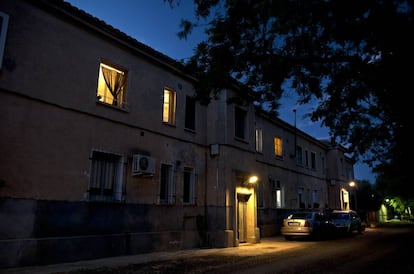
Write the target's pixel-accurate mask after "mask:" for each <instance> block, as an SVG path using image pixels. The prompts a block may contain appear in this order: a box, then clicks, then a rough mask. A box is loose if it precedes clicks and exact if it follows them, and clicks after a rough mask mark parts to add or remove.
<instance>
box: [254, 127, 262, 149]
mask: <svg viewBox="0 0 414 274" xmlns="http://www.w3.org/2000/svg"><path fill="white" fill-rule="evenodd" d="M256 152H259V153H262V152H263V133H262V129H261V128H256Z"/></svg>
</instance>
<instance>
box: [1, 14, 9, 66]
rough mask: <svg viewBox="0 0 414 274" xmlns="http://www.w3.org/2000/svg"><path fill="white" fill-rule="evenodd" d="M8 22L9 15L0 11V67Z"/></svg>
mask: <svg viewBox="0 0 414 274" xmlns="http://www.w3.org/2000/svg"><path fill="white" fill-rule="evenodd" d="M8 24H9V16H8V15H7V14H5V13H3V12H1V11H0V69H1V67H2V64H3V54H4V48H5V47H6V35H7V27H8Z"/></svg>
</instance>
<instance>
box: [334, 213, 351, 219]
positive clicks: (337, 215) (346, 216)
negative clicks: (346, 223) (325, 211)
mask: <svg viewBox="0 0 414 274" xmlns="http://www.w3.org/2000/svg"><path fill="white" fill-rule="evenodd" d="M331 219H336V220H349V214H347V213H332V214H331Z"/></svg>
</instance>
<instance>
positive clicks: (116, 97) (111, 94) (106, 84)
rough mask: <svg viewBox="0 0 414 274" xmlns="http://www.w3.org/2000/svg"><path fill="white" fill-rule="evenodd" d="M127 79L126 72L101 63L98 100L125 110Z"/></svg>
mask: <svg viewBox="0 0 414 274" xmlns="http://www.w3.org/2000/svg"><path fill="white" fill-rule="evenodd" d="M126 79H127V73H126V71H122V70H120V69H117V68H114V67H111V66H109V65H106V64H103V63H101V64H100V66H99V78H98V91H97V98H98V100H99V101H100V102H103V103H106V104H109V105H112V106H116V107H120V108H125V107H126V82H127V81H126Z"/></svg>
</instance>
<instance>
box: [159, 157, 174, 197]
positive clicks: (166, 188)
mask: <svg viewBox="0 0 414 274" xmlns="http://www.w3.org/2000/svg"><path fill="white" fill-rule="evenodd" d="M173 193H174V181H173V166H172V165H169V164H161V176H160V203H164V204H173V203H174V196H173Z"/></svg>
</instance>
